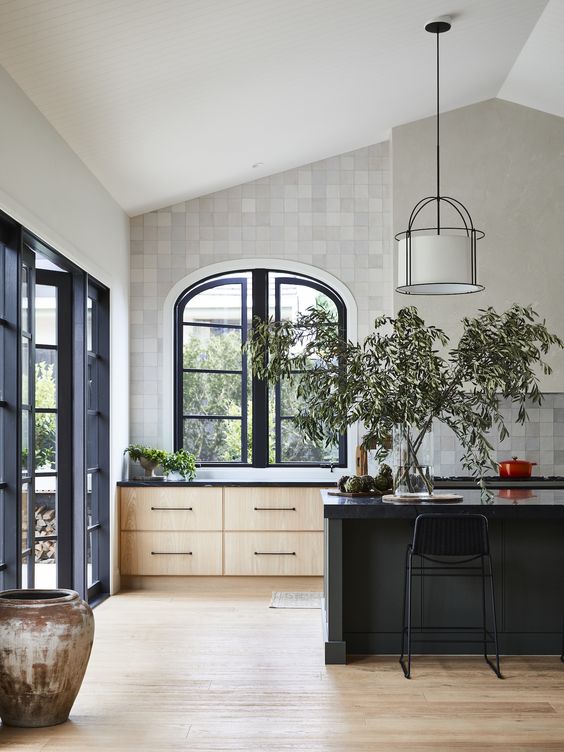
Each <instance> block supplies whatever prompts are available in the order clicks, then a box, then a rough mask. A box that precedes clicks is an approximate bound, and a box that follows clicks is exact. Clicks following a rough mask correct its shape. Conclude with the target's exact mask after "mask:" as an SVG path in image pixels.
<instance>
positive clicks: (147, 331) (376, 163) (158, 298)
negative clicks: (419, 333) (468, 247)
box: [130, 142, 393, 445]
mask: <svg viewBox="0 0 564 752" xmlns="http://www.w3.org/2000/svg"><path fill="white" fill-rule="evenodd" d="M390 213H391V185H390V149H389V144H388V143H387V142H384V143H381V144H375V145H374V146H370V147H367V148H365V149H359V150H357V151H354V152H351V153H349V154H343V155H341V156H337V157H332V158H330V159H325V160H323V161H321V162H315V163H313V164H310V165H307V166H305V167H300V168H299V169H295V170H290V171H288V172H284V173H280V174H278V175H273V176H271V177H266V178H261V179H258V180H255V181H253V182H251V183H246V184H244V185H240V186H237V187H235V188H230V189H228V190H225V191H220V192H218V193H214V194H211V195H209V196H205V197H203V198H199V199H194V200H192V201H186V202H185V203H181V204H176V205H174V206H169V207H166V208H164V209H161V210H159V211H154V212H149V213H147V214H143V215H140V216H137V217H133V218H132V220H131V238H132V240H131V343H130V345H131V379H132V383H131V441H134V442H137V441H140V442H141V441H142V442H146V443H148V444H153V445H159V444H160V443H161V420H162V411H163V377H162V357H163V341H162V316H163V304H164V301H165V298H166V296H167V294H168V293H169V291H170V289H171V288H172V287H173V285H174V284H175V283H176V282H177V281H178V280H180V279H182V278H183V277H184V276H185V275H187V274H188V273H191V272H194V271H195V270H197V269H200V268H202V267H206V266H208V265H209V264H214V263H217V262H220V261H227V260H228V261H233V260H234V259H241V268H245V261H244V260H245V259H246V258H252V257H255V258H265V257H271V258H276V259H290V260H293V261H299V262H301V263H304V264H310V265H312V266H313V267H317V268H320V269H324V270H326V271H328V272H329V273H331V274H333V275H334V276H335V277H337V278H339V279H340V280H341V281H343V282H344V283H345V284H346V285H347V286H348V287H349V289H350V290H351V292H352V293H353V295H354V297H355V299H356V302H357V305H358V323H359V336H360V337H363V336H365V335H366V334H367V332H368V331H369V329H370V327H371V324H372V321H373V319H374V318H375V317H376V316H377V315H379V314H381V313H388V314H391V313H392V310H393V308H392V290H393V279H392V256H391V253H392V242H391V232H392V230H391V216H390Z"/></svg>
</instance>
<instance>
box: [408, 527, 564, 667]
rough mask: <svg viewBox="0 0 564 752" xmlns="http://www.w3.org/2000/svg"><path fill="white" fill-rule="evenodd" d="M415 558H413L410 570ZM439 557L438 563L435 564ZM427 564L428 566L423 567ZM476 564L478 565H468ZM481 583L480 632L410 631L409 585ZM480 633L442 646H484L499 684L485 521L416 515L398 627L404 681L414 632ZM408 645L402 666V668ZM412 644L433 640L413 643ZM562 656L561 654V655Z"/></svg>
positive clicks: (427, 628)
mask: <svg viewBox="0 0 564 752" xmlns="http://www.w3.org/2000/svg"><path fill="white" fill-rule="evenodd" d="M414 557H417V560H416V562H417V563H416V564H414ZM436 557H440V558H436ZM427 562H429V563H431V566H428V564H427ZM473 562H476V563H477V564H473ZM425 576H427V577H437V576H439V577H460V576H464V577H481V579H482V626H481V627H470V628H468V629H467V628H465V627H432V628H431V627H423V626H420V627H417V628H415V629H414V628H413V626H412V608H411V602H412V582H413V578H414V577H419V578H423V577H425ZM486 580H488V581H489V583H490V597H491V611H492V620H493V632H492V631H490V630H488V629H487V626H486ZM431 629H432V631H434V632H438V631H440V630H445V631H448V630H450V631H455V630H457V629H458V630H460V629H464V630H465V631H466V632H478V633H479V632H481V633H482V636H481V638H480V639H476V640H472V639H463V640H461V639H444V640H441V642H458V643H461V642H465V643H467V642H477V643H480V642H481V643H483V647H484V658H485V660H486V663H487V664H488V665H489V666H490V667H491V668H492V670H493V671H494V672H495V674H496V675H497V676H498V678H500V679H501V678H503V677H502V675H501V671H500V668H499V646H498V640H497V619H496V608H495V593H494V581H493V569H492V560H491V556H490V542H489V535H488V521H487V519H486V518H485V517H484V515H482V514H468V515H461V514H456V515H455V514H420V515H419V516H418V517H417V518H416V520H415V529H414V531H413V540H412V542H411V543H410V544H409V545H408V547H407V552H406V560H405V581H404V598H403V624H402V632H401V657H400V664H401V667H402V669H403V673H404V674H405V677H406V679H410V678H411V643H412V634H413V632H417V633H424V632H425V631H429V630H431ZM406 640H407V664H406V662H405V652H406V650H405V649H406ZM416 641H417V642H436V640H424V639H417V640H416ZM488 644H493V645H494V648H495V664H494V663H493V662H492V661H491V660H490V658H489V657H488ZM563 652H564V651H563Z"/></svg>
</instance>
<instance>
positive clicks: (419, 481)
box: [392, 423, 433, 496]
mask: <svg viewBox="0 0 564 752" xmlns="http://www.w3.org/2000/svg"><path fill="white" fill-rule="evenodd" d="M392 456H393V472H394V494H395V495H396V496H429V495H430V494H432V493H433V430H432V428H429V429H428V430H426V431H425V430H423V429H420V428H416V427H415V426H410V425H408V424H403V423H402V424H401V425H397V426H395V427H394V430H393V455H392Z"/></svg>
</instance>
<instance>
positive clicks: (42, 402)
mask: <svg viewBox="0 0 564 752" xmlns="http://www.w3.org/2000/svg"><path fill="white" fill-rule="evenodd" d="M35 405H36V407H39V408H41V407H43V408H45V407H48V408H54V407H57V351H56V350H47V349H44V348H42V347H36V348H35Z"/></svg>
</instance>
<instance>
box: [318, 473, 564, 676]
mask: <svg viewBox="0 0 564 752" xmlns="http://www.w3.org/2000/svg"><path fill="white" fill-rule="evenodd" d="M453 492H455V493H459V494H460V495H461V496H462V497H463V501H462V502H459V503H454V504H445V503H429V502H416V501H414V502H413V503H407V504H406V503H395V504H394V503H392V504H390V503H386V502H383V501H382V500H381V499H380V498H379V497H370V498H368V497H364V498H350V497H343V496H332V495H329V493H328V492H327V491H321V493H322V496H323V502H324V516H325V583H324V609H323V622H324V630H325V662H326V663H346V657H347V654H397V655H399V652H400V638H401V623H402V598H403V577H404V566H405V551H406V546H407V544H408V543H409V542H410V541H411V538H412V535H413V523H414V520H415V518H416V517H417V515H419V514H423V513H425V512H433V513H448V514H452V513H454V514H461V515H463V514H483V515H485V516H486V517H487V518H488V521H489V530H490V544H491V553H492V559H493V565H494V573H495V587H496V604H497V616H498V631H499V640H500V652H501V653H502V654H513V655H558V656H559V655H560V651H561V645H562V625H563V615H564V490H546V489H530V488H527V489H523V488H515V489H495V490H493V491H492V493H493V496H492V498H491V499H489V500H488V501H487V502H485V501H484V500H483V496H482V495H481V493H480V491H479V490H474V489H468V488H463V489H455V490H454V491H453ZM479 588H480V585H479V583H478V581H477V580H474V579H470V578H463V577H461V578H459V577H456V578H452V579H443V578H438V577H437V578H430V577H429V578H426V579H425V581H424V583H423V585H422V589H421V590H417V591H415V592H414V608H415V611H414V613H415V614H417V617H418V619H419V623H420V624H422V625H425V626H433V627H435V626H441V625H445V624H448V625H450V626H457V625H460V626H462V625H464V626H468V625H474V624H476V626H479V624H478V622H479V618H478V614H479V598H480V595H479ZM421 595H423V597H421ZM460 635H462V637H464V632H461V633H459V636H460ZM429 636H430V637H433V634H430V635H429ZM434 636H435V638H436V640H437V642H435V643H433V644H432V645H427V646H425V645H420V646H419V645H417V646H416V647H415V649H414V652H416V653H425V652H427V653H435V654H447V653H453V652H455V653H466V654H472V653H476V654H481V647H480V645H477V644H475V643H472V642H468V643H465V642H461V643H459V644H457V645H456V647H455V649H454V650H453V645H452V644H448V643H441V636H444V634H443V633H441V632H437V633H436V634H435V635H434ZM466 637H467V638H468V639H469V638H470V635H469V634H468V635H466Z"/></svg>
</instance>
